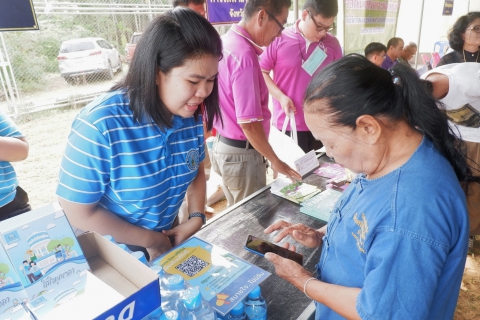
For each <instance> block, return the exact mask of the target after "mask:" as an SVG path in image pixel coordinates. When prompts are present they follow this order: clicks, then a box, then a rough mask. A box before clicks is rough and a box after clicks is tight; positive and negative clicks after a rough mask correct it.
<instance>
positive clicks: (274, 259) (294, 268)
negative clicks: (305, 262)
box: [265, 252, 312, 290]
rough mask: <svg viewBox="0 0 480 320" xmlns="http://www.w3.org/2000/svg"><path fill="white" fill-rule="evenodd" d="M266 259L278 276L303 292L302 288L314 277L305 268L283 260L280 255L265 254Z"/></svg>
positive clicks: (288, 260)
mask: <svg viewBox="0 0 480 320" xmlns="http://www.w3.org/2000/svg"><path fill="white" fill-rule="evenodd" d="M265 258H266V259H267V260H269V261H270V262H271V263H273V265H274V266H275V272H276V273H277V275H279V276H280V277H282V278H283V279H285V280H287V281H288V282H290V283H291V284H293V285H294V286H296V287H297V288H298V289H300V290H303V288H302V286H303V284H304V283H305V281H306V280H307V279H308V278H311V277H312V274H311V273H310V272H308V271H307V270H305V268H304V267H302V266H301V265H299V264H298V263H296V262H295V261H292V260H290V259H286V258H282V257H280V256H279V255H277V254H275V253H272V252H268V253H266V254H265Z"/></svg>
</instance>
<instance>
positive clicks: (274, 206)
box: [196, 157, 330, 320]
mask: <svg viewBox="0 0 480 320" xmlns="http://www.w3.org/2000/svg"><path fill="white" fill-rule="evenodd" d="M319 162H320V163H326V162H330V161H329V160H328V158H327V157H322V158H320V161H319ZM303 181H304V182H306V183H309V184H313V185H316V186H318V187H322V189H325V181H326V179H325V178H322V177H319V176H317V175H315V174H310V175H309V176H307V177H306V178H305V179H303ZM277 219H283V220H286V221H290V222H294V223H303V224H305V225H307V226H309V227H312V228H315V229H318V228H320V227H322V226H324V225H325V222H323V221H321V220H318V219H315V218H313V217H310V216H308V215H305V214H303V213H301V212H300V205H298V204H296V203H293V202H291V201H288V200H286V199H283V198H281V197H278V196H275V195H273V194H272V193H271V192H270V188H269V187H268V186H267V187H265V188H264V189H262V190H260V191H259V192H257V193H255V194H253V195H252V196H250V197H248V198H247V199H244V200H243V201H242V202H241V203H239V204H237V205H235V206H234V207H232V208H231V209H227V212H226V213H225V214H222V215H221V216H220V217H218V218H217V217H216V219H212V220H213V221H212V222H210V223H209V224H208V225H207V226H205V227H204V228H203V229H202V230H200V231H199V232H197V233H196V236H197V237H199V238H201V239H203V240H205V241H207V242H210V243H213V244H215V245H217V246H219V247H222V248H223V249H225V250H228V251H230V252H231V253H233V254H235V255H237V256H239V257H241V258H242V259H245V260H246V261H248V262H250V263H252V264H254V265H256V266H258V267H260V268H262V269H264V270H266V271H268V272H270V273H272V275H271V276H270V277H269V278H268V279H267V280H265V281H264V282H263V283H262V284H261V285H260V287H261V289H262V295H263V297H264V298H265V300H266V301H267V304H268V318H269V319H282V320H286V319H297V318H298V317H299V316H300V315H301V314H302V312H303V311H304V310H305V309H306V308H307V307H308V306H309V304H310V303H311V302H312V300H310V299H309V298H307V297H306V296H305V295H304V294H303V292H301V291H299V290H297V289H296V288H295V287H294V286H293V285H292V284H290V283H289V282H287V281H285V280H283V279H282V278H280V277H278V276H277V275H276V274H275V268H274V267H273V265H272V264H271V263H270V262H269V261H268V260H266V259H265V258H264V257H261V256H259V255H256V254H253V253H251V252H249V251H247V250H245V249H244V244H245V241H246V239H247V235H249V234H251V235H254V236H257V237H260V238H263V239H265V240H268V241H272V240H273V238H274V235H272V234H270V235H267V234H264V233H263V230H264V229H265V228H266V227H268V226H269V225H270V224H272V223H273V222H274V221H276V220H277ZM281 243H283V241H282V242H281ZM297 252H299V253H301V254H303V256H304V267H305V268H306V269H307V270H309V271H311V272H314V270H315V265H316V264H317V263H318V261H319V258H320V252H321V248H320V247H318V248H315V249H308V248H305V247H303V246H301V245H300V246H299V247H298V248H297Z"/></svg>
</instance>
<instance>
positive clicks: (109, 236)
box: [103, 234, 117, 244]
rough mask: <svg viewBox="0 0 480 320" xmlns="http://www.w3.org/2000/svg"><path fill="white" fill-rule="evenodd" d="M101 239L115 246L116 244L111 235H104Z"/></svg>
mask: <svg viewBox="0 0 480 320" xmlns="http://www.w3.org/2000/svg"><path fill="white" fill-rule="evenodd" d="M103 237H104V238H105V239H107V240H108V241H110V242H113V243H115V244H117V242H116V241H115V239H114V238H113V237H112V236H111V235H109V234H106V235H104V236H103Z"/></svg>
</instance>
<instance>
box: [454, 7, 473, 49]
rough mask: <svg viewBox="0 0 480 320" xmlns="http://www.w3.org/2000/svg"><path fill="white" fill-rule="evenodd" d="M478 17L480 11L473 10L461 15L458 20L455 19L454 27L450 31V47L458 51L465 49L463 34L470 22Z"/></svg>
mask: <svg viewBox="0 0 480 320" xmlns="http://www.w3.org/2000/svg"><path fill="white" fill-rule="evenodd" d="M478 18H480V12H479V11H473V12H469V13H468V14H466V15H464V16H461V17H460V18H458V19H457V21H455V23H454V24H453V27H452V29H451V30H450V32H449V33H448V43H449V45H450V48H452V49H453V50H457V51H460V50H463V43H464V42H465V41H464V40H463V38H462V36H463V34H464V33H465V29H467V27H468V25H469V24H470V23H472V22H473V21H474V20H476V19H478Z"/></svg>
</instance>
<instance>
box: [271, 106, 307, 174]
mask: <svg viewBox="0 0 480 320" xmlns="http://www.w3.org/2000/svg"><path fill="white" fill-rule="evenodd" d="M288 122H290V129H291V131H290V132H291V136H290V137H289V136H287V135H286V134H285V131H286V129H287V125H288ZM268 142H269V143H270V145H271V146H272V149H273V151H274V152H275V154H276V155H277V157H278V158H279V159H280V160H282V161H283V162H285V163H286V164H288V165H289V166H290V167H292V168H295V160H297V159H298V158H300V157H302V156H304V155H305V152H303V150H302V148H300V147H299V146H298V138H297V125H296V123H295V116H294V115H293V113H292V112H290V117H285V122H284V123H283V127H282V132H280V131H279V130H278V129H277V128H275V127H274V126H271V127H270V136H269V137H268Z"/></svg>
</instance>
